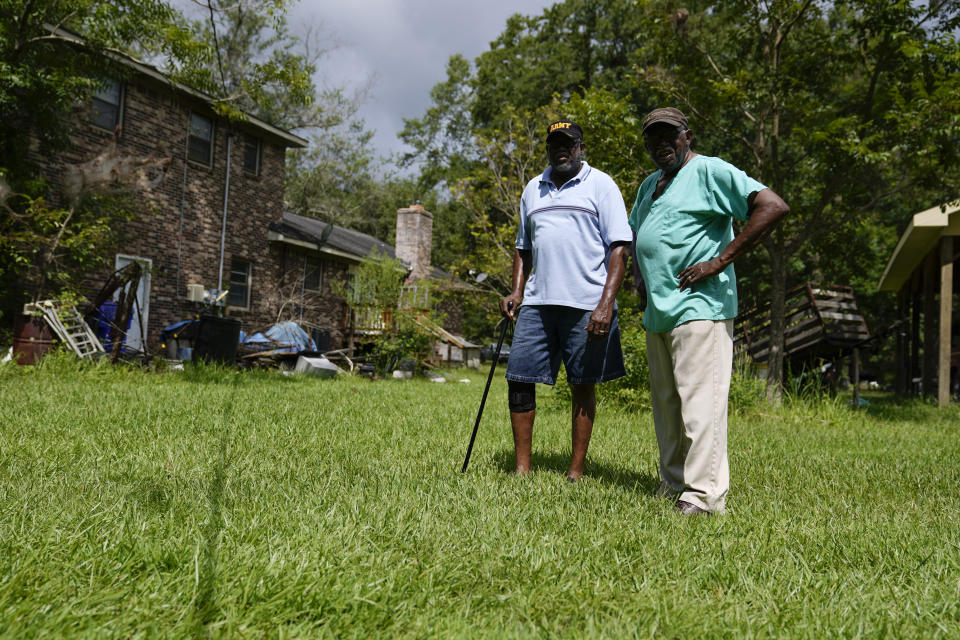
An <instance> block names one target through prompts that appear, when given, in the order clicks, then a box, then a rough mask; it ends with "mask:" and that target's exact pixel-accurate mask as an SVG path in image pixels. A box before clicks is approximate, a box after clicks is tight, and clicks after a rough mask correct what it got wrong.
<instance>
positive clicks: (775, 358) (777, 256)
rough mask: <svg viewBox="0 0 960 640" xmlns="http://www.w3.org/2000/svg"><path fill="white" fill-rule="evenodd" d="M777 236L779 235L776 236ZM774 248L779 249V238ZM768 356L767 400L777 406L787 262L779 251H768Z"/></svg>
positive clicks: (780, 385)
mask: <svg viewBox="0 0 960 640" xmlns="http://www.w3.org/2000/svg"><path fill="white" fill-rule="evenodd" d="M777 235H778V236H779V234H777ZM776 240H777V242H775V243H774V244H775V246H777V248H778V249H779V248H780V247H779V245H780V244H781V242H779V240H780V238H779V237H777V238H776ZM769 255H770V355H769V356H768V357H767V400H768V401H769V402H770V403H771V404H779V403H780V400H781V399H782V397H783V356H784V335H783V334H784V330H785V329H786V327H785V326H784V325H785V318H784V315H785V307H786V292H787V282H786V281H787V261H786V258H785V257H784V256H783V253H782V252H781V251H770V252H769Z"/></svg>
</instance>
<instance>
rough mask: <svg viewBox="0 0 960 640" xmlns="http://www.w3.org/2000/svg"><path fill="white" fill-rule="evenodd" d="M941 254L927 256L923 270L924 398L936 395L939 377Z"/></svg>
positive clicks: (931, 253) (934, 251)
mask: <svg viewBox="0 0 960 640" xmlns="http://www.w3.org/2000/svg"><path fill="white" fill-rule="evenodd" d="M939 253H940V252H939V251H938V250H936V249H934V250H931V251H930V253H928V254H927V258H926V261H925V263H924V268H923V367H922V373H921V374H920V375H921V377H922V382H921V384H922V386H923V396H924V397H931V396H933V394H934V393H936V386H935V384H934V381H935V379H936V375H937V334H938V332H937V329H938V328H939V327H938V326H937V325H938V324H939V322H938V319H939V317H938V316H939V314H938V313H937V312H938V309H937V297H936V295H937V279H938V277H939V275H940V274H939V270H938V269H937V265H939V264H940V256H939V255H938V254H939Z"/></svg>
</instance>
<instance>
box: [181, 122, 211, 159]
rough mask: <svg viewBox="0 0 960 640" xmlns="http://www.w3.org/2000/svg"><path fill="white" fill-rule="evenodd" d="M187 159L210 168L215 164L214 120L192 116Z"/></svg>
mask: <svg viewBox="0 0 960 640" xmlns="http://www.w3.org/2000/svg"><path fill="white" fill-rule="evenodd" d="M187 158H189V159H190V160H193V161H194V162H199V163H200V164H205V165H207V166H208V167H209V166H210V165H211V164H213V120H211V119H210V118H205V117H203V116H199V115H197V114H195V113H191V114H190V131H189V135H188V136H187Z"/></svg>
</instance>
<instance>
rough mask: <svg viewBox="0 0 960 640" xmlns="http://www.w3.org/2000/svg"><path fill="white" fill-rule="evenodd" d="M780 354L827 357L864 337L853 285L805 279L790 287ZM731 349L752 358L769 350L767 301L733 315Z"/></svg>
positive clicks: (763, 356) (866, 333) (762, 359)
mask: <svg viewBox="0 0 960 640" xmlns="http://www.w3.org/2000/svg"><path fill="white" fill-rule="evenodd" d="M784 320H785V322H784V339H785V349H784V355H785V356H786V357H787V358H794V357H795V358H802V357H811V358H812V357H817V356H822V357H830V356H831V355H833V354H840V353H843V352H844V351H847V350H849V349H851V348H853V347H854V346H855V345H857V344H859V343H861V342H863V341H864V340H868V339H869V338H870V331H869V329H868V328H867V323H866V321H865V320H864V318H863V315H862V314H861V313H860V309H859V307H858V306H857V300H856V296H854V293H853V289H852V288H851V287H847V286H840V285H829V286H821V285H820V284H819V283H816V282H807V283H806V284H803V285H801V286H799V287H796V288H794V289H791V290H790V291H788V292H787V295H786V304H785V309H784ZM734 350H735V352H737V353H747V354H748V355H749V356H750V357H751V358H752V359H753V360H754V361H756V362H766V361H767V358H768V357H769V354H770V305H769V304H768V305H764V306H761V307H756V308H754V309H751V310H749V311H747V312H746V313H744V314H742V315H741V316H740V317H739V318H738V319H737V327H736V332H735V336H734Z"/></svg>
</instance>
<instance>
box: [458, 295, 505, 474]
mask: <svg viewBox="0 0 960 640" xmlns="http://www.w3.org/2000/svg"><path fill="white" fill-rule="evenodd" d="M507 310H508V311H511V310H513V303H512V302H508V303H507ZM508 324H510V322H509V320H508V318H507V317H506V316H504V318H503V327H502V328H501V329H500V339H499V340H497V351H496V353H494V354H493V364H491V365H490V375H488V376H487V386H485V387H484V388H483V398H481V399H480V410H479V411H477V421H476V423H474V425H473V434H472V435H471V436H470V444H468V445H467V456H466V457H465V458H464V459H463V468H462V469H460V473H466V472H467V465H468V464H470V453H471V452H473V441H474V440H476V439H477V430H478V429H479V428H480V418H481V416H483V405H484V404H486V402H487V393H488V392H489V391H490V381H491V380H493V371H494V369H496V368H497V361H498V360H499V359H500V347H502V346H503V337H504V336H505V335H507V325H508Z"/></svg>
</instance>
